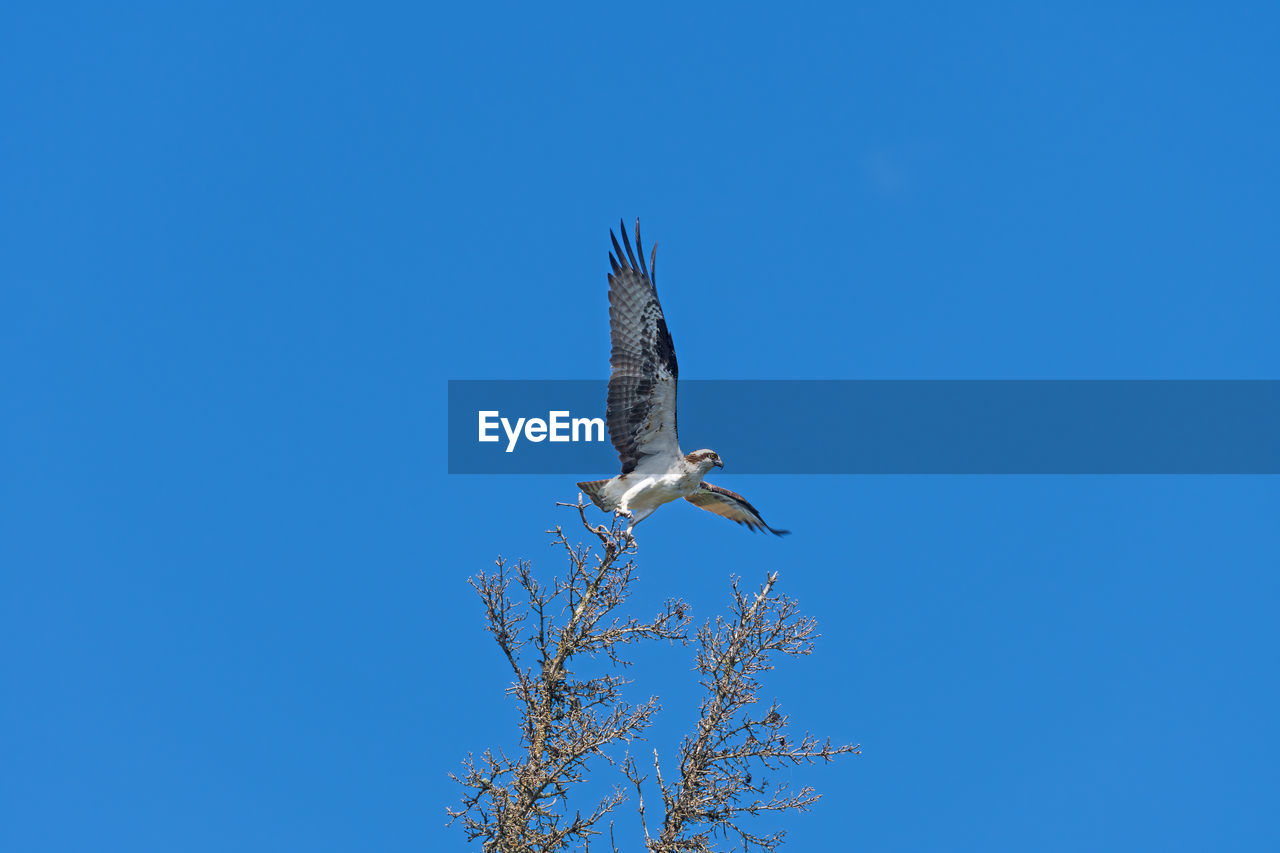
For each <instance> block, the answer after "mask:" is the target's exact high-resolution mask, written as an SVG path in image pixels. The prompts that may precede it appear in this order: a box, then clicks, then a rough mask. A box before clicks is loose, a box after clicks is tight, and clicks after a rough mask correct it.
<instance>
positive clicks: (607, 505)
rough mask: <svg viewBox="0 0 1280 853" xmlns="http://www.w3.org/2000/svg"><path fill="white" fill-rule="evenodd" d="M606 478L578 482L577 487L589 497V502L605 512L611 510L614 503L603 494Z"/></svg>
mask: <svg viewBox="0 0 1280 853" xmlns="http://www.w3.org/2000/svg"><path fill="white" fill-rule="evenodd" d="M608 482H609V481H608V480H591V481H590V482H587V483H579V484H578V488H579V489H582V493H583V494H584V495H586V496H587V497H589V498H591V502H592V503H593V504H595V505H596V506H598V507H600V508H601V509H602V510H604V511H605V512H612V511H613V508H614V504H613V502H612V501H610V500H609V499H608V498H606V497H605V496H604V494H603V493H604V487H605V484H606V483H608Z"/></svg>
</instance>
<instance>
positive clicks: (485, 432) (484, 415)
mask: <svg viewBox="0 0 1280 853" xmlns="http://www.w3.org/2000/svg"><path fill="white" fill-rule="evenodd" d="M479 415H480V440H481V441H497V440H498V437H497V436H496V435H489V430H491V429H497V428H498V424H497V422H496V421H491V420H489V418H496V417H497V416H498V413H497V412H480V413H479Z"/></svg>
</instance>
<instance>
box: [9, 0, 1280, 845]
mask: <svg viewBox="0 0 1280 853" xmlns="http://www.w3.org/2000/svg"><path fill="white" fill-rule="evenodd" d="M1278 36H1280V13H1277V11H1276V7H1275V5H1274V4H1263V3H1256V4H1250V3H1242V4H1230V5H1228V6H1223V5H1222V4H1208V3H1204V4H1190V3H1175V4H1154V3H1146V4H1139V3H1123V4H1115V3H1110V4H1096V5H1095V4H1080V3H1042V4H1035V5H1034V8H1030V7H1029V5H1028V4H1009V3H976V4H964V6H963V8H961V7H959V6H947V7H944V6H942V4H916V3H902V2H893V3H868V4H859V5H858V6H857V7H856V8H846V7H845V6H843V5H840V6H837V5H835V4H830V5H807V4H795V5H792V6H790V7H787V9H786V11H785V12H784V11H783V10H782V7H778V6H773V5H771V6H753V5H751V4H733V5H719V4H706V5H700V6H697V7H693V6H688V5H664V4H647V5H641V6H635V5H617V4H614V5H610V6H607V7H605V6H600V5H598V4H596V5H586V4H583V5H581V6H576V7H565V8H553V7H548V6H514V5H502V4H493V5H487V6H470V7H464V6H455V7H451V8H446V7H428V6H426V5H424V4H401V5H380V4H365V5H362V6H360V7H355V6H352V7H350V8H338V7H335V6H332V5H325V4H314V3H307V4H303V3H295V4H256V3H255V4H216V5H215V4H208V5H199V6H191V5H187V4H183V8H178V7H176V6H175V5H174V4H167V3H166V4H160V3H133V4H128V5H127V6H125V7H122V8H114V9H105V8H103V7H101V6H100V5H97V4H65V3H45V4H39V5H38V6H37V5H35V4H8V5H6V7H5V10H4V11H3V12H2V13H0V79H2V80H3V81H4V82H3V87H4V88H3V112H4V116H5V120H4V126H3V130H0V198H2V199H3V204H2V205H0V276H2V281H0V346H2V347H3V350H2V351H0V372H2V374H0V379H2V381H0V388H2V389H3V395H2V399H3V404H4V410H3V419H2V421H0V428H2V429H3V433H2V434H0V452H2V453H3V456H2V457H0V500H2V501H3V506H2V507H0V577H2V581H0V583H2V587H0V656H2V658H0V667H2V668H0V680H2V683H3V685H4V690H3V693H4V699H3V701H0V848H3V849H5V850H14V851H38V850H60V851H61V850H66V851H73V850H74V851H80V850H127V851H132V852H133V853H137V851H169V850H189V851H202V850H209V851H215V850H216V851H223V850H262V851H276V850H309V851H322V850H333V851H347V850H388V851H389V850H423V849H444V850H449V849H457V850H461V849H464V848H465V846H466V845H465V844H464V840H463V837H462V835H461V833H460V831H459V830H457V829H456V828H454V829H448V828H446V827H445V816H444V812H443V809H444V807H445V806H446V805H447V804H450V803H452V802H454V801H455V799H456V796H457V791H456V790H455V789H454V787H453V786H452V785H451V783H450V782H449V781H448V780H447V778H446V773H447V772H448V771H450V770H453V769H455V768H457V766H458V762H459V761H460V759H461V758H462V757H463V755H464V754H465V753H466V752H467V751H468V750H473V749H474V750H480V749H483V748H484V747H487V746H490V745H493V744H495V743H498V742H502V741H505V742H506V743H507V744H510V743H511V738H510V733H511V732H512V731H513V730H512V728H511V723H512V719H513V714H512V710H511V708H510V706H509V704H508V703H507V702H506V701H504V697H503V689H504V688H505V686H506V681H507V679H506V676H505V674H504V672H503V666H502V662H501V659H500V657H499V654H498V652H497V650H496V648H495V647H493V646H492V643H491V641H490V640H489V638H488V637H487V636H486V635H485V634H484V633H482V631H481V618H480V616H481V614H480V611H479V609H478V607H477V604H476V602H475V600H474V597H473V594H472V593H471V591H470V589H469V588H468V587H467V585H466V583H465V579H466V577H467V576H468V575H469V574H471V573H473V572H475V571H477V570H480V569H483V568H485V567H486V566H487V565H489V564H490V561H491V560H492V559H493V558H494V557H495V556H496V555H497V554H503V555H506V556H517V555H519V556H527V557H531V558H533V559H535V560H537V561H538V565H539V566H540V567H541V568H543V569H545V570H547V571H550V570H552V569H557V568H559V567H560V566H561V563H560V560H559V558H558V557H557V556H556V555H555V554H554V553H552V552H551V551H550V550H549V549H548V547H547V540H548V537H547V536H546V534H544V533H543V532H542V531H544V530H545V529H546V528H547V527H548V526H550V525H552V524H554V523H556V522H557V521H558V520H564V515H563V511H558V510H555V509H554V508H553V505H552V504H553V501H555V500H557V499H567V498H570V497H572V495H573V493H574V490H573V488H572V483H570V482H566V481H565V478H562V477H527V478H517V479H502V478H494V477H478V476H477V477H459V476H455V477H450V476H448V475H446V473H445V471H446V449H445V443H444V426H445V399H446V396H445V393H446V380H447V379H448V378H539V379H559V378H585V379H591V378H603V376H604V375H605V372H606V359H607V354H608V330H607V323H606V301H605V287H606V284H605V272H606V270H607V261H606V254H605V253H606V249H607V247H608V241H607V229H608V228H609V227H610V226H613V225H615V224H616V222H617V221H618V219H619V218H620V217H622V218H626V219H627V220H628V221H631V220H632V219H634V218H635V217H636V216H641V217H643V222H644V226H645V228H644V230H645V235H646V237H647V238H648V239H649V240H653V239H655V238H656V239H658V240H660V242H661V246H660V248H659V250H658V254H659V258H658V284H659V288H660V292H661V293H662V296H663V301H664V305H665V308H666V312H667V315H668V317H669V318H670V323H671V329H672V332H673V334H674V336H675V341H676V346H677V350H678V352H679V356H680V362H681V366H682V368H683V370H682V373H683V374H684V375H685V376H686V377H688V378H695V377H696V378H709V379H722V378H747V379H774V378H783V379H789V378H818V379H824V378H836V379H911V378H928V379H957V378H979V379H1044V378H1071V379H1108V378H1140V379H1148V378H1154V379H1163V378H1191V379H1205V378H1207V379H1217V378H1252V379H1274V378H1277V374H1278V371H1277V363H1278V359H1280V344H1278V343H1277V336H1276V333H1275V329H1276V316H1277V313H1278V311H1280V296H1278V295H1277V288H1276V282H1277V281H1278V280H1280V269H1278V266H1280V261H1278V260H1277V252H1276V250H1275V237H1276V234H1277V226H1278V225H1280V222H1278V221H1277V219H1278V216H1277V207H1276V198H1277V196H1278V195H1280V161H1278V160H1277V157H1276V151H1277V150H1280V110H1277V103H1276V87H1275V81H1276V79H1277V72H1278V71H1280V68H1278V67H1277V66H1278V64H1280V63H1278V61H1277V59H1276V51H1275V45H1276V43H1277V37H1278ZM805 450H806V448H804V447H799V448H796V452H801V453H803V452H805ZM599 473H600V476H604V475H607V474H610V473H612V471H601V472H599ZM722 482H723V484H724V485H727V486H729V487H731V488H734V489H737V490H740V491H742V492H744V493H745V494H746V495H748V496H749V497H750V499H751V500H752V501H753V502H754V503H755V504H757V505H758V506H759V507H761V509H762V510H763V511H764V512H765V513H766V515H767V517H768V518H769V519H770V521H771V523H773V524H776V525H781V526H784V527H789V528H791V529H793V530H794V531H795V534H794V535H793V536H791V537H789V538H787V539H785V540H775V539H773V538H772V537H769V538H767V539H766V538H765V537H761V536H753V535H751V534H749V533H747V532H746V531H745V530H742V529H739V528H736V527H734V526H733V525H729V524H727V523H725V522H724V521H723V520H721V519H718V518H715V517H713V516H710V515H708V514H706V513H702V512H698V511H696V510H695V509H694V508H692V507H689V506H685V505H683V504H681V505H677V506H672V507H669V508H666V509H664V510H663V511H661V512H659V513H658V514H657V515H656V516H655V517H654V518H652V519H650V520H648V521H646V522H645V524H644V525H643V526H642V527H641V528H640V534H641V544H642V549H643V550H642V571H643V575H642V582H641V585H640V589H639V590H638V592H637V600H636V601H635V605H636V610H637V611H638V612H641V613H643V612H645V611H646V610H648V609H650V606H651V605H652V603H653V602H656V601H658V600H660V599H661V598H662V597H664V596H666V595H668V594H679V595H682V596H684V597H685V598H687V599H688V600H689V601H690V602H691V604H692V605H693V607H694V613H695V615H696V616H697V617H698V618H700V619H701V618H705V617H708V616H710V615H713V614H715V613H717V612H719V610H720V608H722V607H723V604H724V601H725V598H726V594H727V589H728V577H729V575H730V573H740V574H742V575H744V576H745V577H746V578H747V579H748V580H749V581H752V582H755V581H758V580H759V579H761V578H762V577H763V575H764V573H765V572H766V571H767V570H771V569H777V570H779V571H780V572H781V577H782V580H781V583H782V587H781V588H782V590H783V591H785V592H787V593H789V594H791V595H794V596H796V597H798V598H799V600H800V602H801V604H802V606H803V607H804V609H805V610H806V612H807V613H808V614H810V615H812V616H814V617H816V618H817V619H818V620H819V623H820V627H821V630H822V632H823V635H824V636H823V638H822V640H821V642H820V645H819V647H818V651H817V654H816V655H814V656H813V657H810V658H806V659H804V660H801V661H798V662H792V663H788V664H786V665H785V666H783V667H782V668H780V669H779V670H777V671H776V672H775V673H773V674H772V676H771V677H770V679H769V681H768V682H767V685H766V692H767V694H770V695H772V694H776V695H778V696H780V697H782V698H783V700H784V702H785V707H786V708H787V709H789V710H790V711H791V712H792V715H793V721H794V723H795V724H796V725H797V726H798V727H801V728H809V729H812V730H814V731H816V732H819V733H824V734H825V733H829V734H831V735H832V736H833V737H834V738H836V739H837V740H840V741H845V740H849V741H860V742H862V744H863V745H864V749H865V754H864V755H863V756H861V757H859V758H856V759H847V760H844V761H842V762H840V763H838V764H835V765H832V766H829V767H820V768H813V769H808V770H803V771H798V772H796V773H795V774H794V777H795V779H796V780H797V781H800V782H805V781H808V782H812V783H813V784H815V785H816V786H818V788H819V789H820V790H821V791H823V792H824V793H825V794H826V797H825V799H823V800H822V801H821V803H819V804H818V806H817V807H816V808H815V809H814V811H813V812H812V813H811V814H808V815H803V816H797V817H794V818H792V819H789V820H787V821H786V823H785V826H787V827H788V828H789V829H790V832H791V838H790V849H793V850H812V849H819V848H823V847H826V846H837V847H840V846H844V845H846V844H847V845H848V846H850V847H854V846H856V847H857V848H860V849H865V850H877V851H879V850H885V851H888V850H944V849H945V850H983V851H987V850H1029V849H1031V850H1071V851H1074V850H1080V849H1108V850H1133V849H1158V850H1177V849H1184V850H1204V849H1233V850H1273V849H1276V847H1277V845H1280V826H1278V821H1277V817H1276V811H1275V802H1276V799H1277V794H1278V793H1280V790H1278V789H1280V773H1278V771H1277V769H1276V767H1277V762H1276V758H1275V756H1276V751H1277V748H1278V747H1280V736H1278V735H1277V730H1276V727H1275V719H1276V717H1277V714H1278V713H1280V695H1278V688H1277V682H1276V678H1275V673H1276V666H1277V663H1280V661H1278V657H1280V656H1278V654H1277V653H1278V651H1280V631H1278V629H1277V627H1276V610H1277V604H1278V603H1280V601H1278V599H1280V582H1278V581H1277V578H1276V571H1275V569H1276V565H1277V562H1278V561H1277V555H1278V554H1280V534H1278V533H1277V526H1276V519H1277V517H1278V511H1280V483H1278V482H1277V480H1276V479H1274V478H1267V477H1155V476H1141V477H1086V476H1080V477H981V476H973V477H892V476H879V477H763V476H762V477H746V476H738V477H735V476H733V475H732V473H730V474H727V475H725V476H724V477H723V478H722ZM691 661H692V658H691V650H688V649H679V648H676V649H669V648H666V647H655V649H653V650H651V652H649V653H646V656H645V657H644V659H643V660H642V661H641V662H640V664H639V665H638V666H637V667H636V669H635V670H634V673H633V674H634V675H635V676H636V678H637V680H638V682H639V683H638V684H637V691H638V692H640V693H646V692H647V691H649V690H653V691H656V692H659V693H660V694H661V696H662V700H663V704H664V706H665V709H666V712H665V714H664V716H663V718H662V722H661V724H660V725H659V726H658V727H657V728H655V729H654V730H653V732H652V739H651V741H650V743H649V744H648V746H654V747H656V748H658V749H659V750H660V751H661V752H662V753H663V754H664V755H666V756H668V757H669V756H671V755H672V753H673V750H674V745H675V743H676V742H677V739H678V736H679V733H680V732H681V731H682V730H683V729H685V728H686V727H687V726H688V724H689V722H690V720H691V719H692V715H693V714H694V713H695V712H694V702H695V701H696V693H695V690H694V677H693V674H692V673H690V672H689V671H688V668H689V666H690V665H691ZM646 749H647V746H646ZM619 818H620V820H621V821H622V822H623V823H622V824H621V825H620V831H622V828H629V831H634V823H633V822H634V813H633V812H631V811H630V807H624V810H623V811H622V812H621V813H620V816H619ZM631 838H632V839H633V841H634V835H633V836H631ZM631 846H632V849H634V847H635V845H634V843H633V844H632V845H631Z"/></svg>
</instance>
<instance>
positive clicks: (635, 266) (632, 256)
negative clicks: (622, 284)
mask: <svg viewBox="0 0 1280 853" xmlns="http://www.w3.org/2000/svg"><path fill="white" fill-rule="evenodd" d="M636 221H637V222H639V220H636ZM618 224H619V225H620V226H621V231H622V245H624V246H626V247H627V257H628V258H630V259H631V268H632V269H640V264H638V263H636V256H635V253H634V252H632V251H631V238H630V237H628V236H627V228H626V226H625V225H622V223H621V221H619V223H618Z"/></svg>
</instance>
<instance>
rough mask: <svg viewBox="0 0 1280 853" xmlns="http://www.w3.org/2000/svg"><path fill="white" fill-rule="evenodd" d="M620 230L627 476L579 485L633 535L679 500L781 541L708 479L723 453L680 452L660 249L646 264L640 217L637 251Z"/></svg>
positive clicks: (618, 341)
mask: <svg viewBox="0 0 1280 853" xmlns="http://www.w3.org/2000/svg"><path fill="white" fill-rule="evenodd" d="M618 230H619V231H621V232H622V242H623V245H625V246H626V252H625V253H624V252H623V250H622V246H619V245H618V238H617V237H615V236H614V235H613V232H612V231H610V232H609V237H610V238H611V239H612V240H613V251H612V252H610V253H609V263H610V264H612V265H613V272H612V273H610V275H609V331H610V334H611V337H612V339H613V352H612V354H611V356H610V358H609V366H610V367H611V368H612V371H611V372H610V374H609V398H608V405H607V412H606V416H605V420H606V422H607V423H608V426H609V439H610V441H612V442H613V446H614V448H615V449H617V451H618V459H619V460H620V461H621V462H622V473H621V474H619V475H618V476H617V477H614V478H612V479H609V480H592V481H590V482H586V483H579V484H578V488H579V489H582V491H583V492H584V493H586V494H587V496H588V497H590V498H591V500H592V502H593V503H595V505H596V506H598V507H600V509H602V510H604V511H605V512H615V513H618V514H619V515H623V516H625V517H627V518H628V519H630V521H631V524H630V525H628V527H627V535H630V534H631V530H632V528H634V527H635V526H636V525H637V524H639V523H640V522H641V521H643V520H644V519H646V518H648V517H649V516H650V515H652V514H653V511H654V510H656V509H657V508H658V507H660V506H662V505H663V504H664V503H668V502H670V501H673V500H675V499H676V498H684V499H685V500H687V501H689V503H691V504H693V505H694V506H699V507H702V508H703V509H705V510H708V511H709V512H714V513H715V514H716V515H722V516H724V517H725V518H727V519H729V520H730V521H736V522H738V523H739V524H745V525H746V526H747V527H749V528H751V529H752V530H768V531H769V532H770V533H773V534H775V535H777V536H781V535H783V534H784V533H787V532H789V531H786V530H774V529H773V528H772V527H770V526H769V525H767V524H765V523H764V519H762V518H761V517H760V512H759V511H758V510H757V509H756V508H755V507H753V506H752V505H751V504H750V503H748V501H747V499H746V498H744V497H743V496H742V495H740V494H738V493H737V492H731V491H729V490H728V489H722V488H721V487H719V486H713V485H712V484H710V483H708V482H706V481H705V480H703V479H702V478H703V477H704V476H705V475H706V473H707V472H708V471H710V470H711V469H712V468H723V467H724V463H723V462H721V461H720V454H718V453H716V452H715V451H714V450H695V451H694V452H692V453H682V452H681V451H680V442H679V441H678V440H677V438H676V377H677V374H678V373H679V370H678V368H677V367H676V350H675V345H674V344H673V343H672V342H671V332H669V331H668V330H667V321H666V318H664V317H663V316H662V306H661V305H660V304H659V303H658V291H657V290H656V289H655V288H654V286H653V279H654V273H655V272H656V269H657V260H658V258H657V254H658V247H657V244H656V243H655V244H654V247H653V251H652V252H651V253H650V255H649V264H648V265H647V266H646V265H645V260H644V247H643V245H642V244H641V243H640V220H636V252H634V253H633V252H632V251H631V240H630V239H629V238H628V237H627V229H626V227H625V226H623V225H621V224H620V225H619V229H618ZM637 254H638V255H639V260H637Z"/></svg>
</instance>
